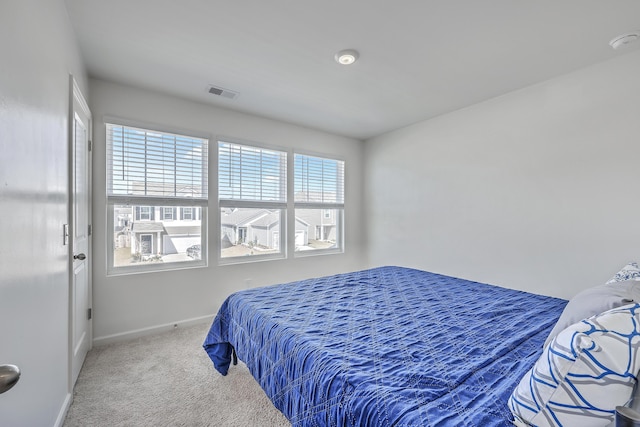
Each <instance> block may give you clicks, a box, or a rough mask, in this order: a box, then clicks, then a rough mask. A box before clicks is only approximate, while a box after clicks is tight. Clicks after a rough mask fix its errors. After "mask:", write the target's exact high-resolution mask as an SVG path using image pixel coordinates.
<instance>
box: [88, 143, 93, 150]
mask: <svg viewBox="0 0 640 427" xmlns="http://www.w3.org/2000/svg"><path fill="white" fill-rule="evenodd" d="M88 142H89V151H91V147H92V144H91V140H89V141H88Z"/></svg>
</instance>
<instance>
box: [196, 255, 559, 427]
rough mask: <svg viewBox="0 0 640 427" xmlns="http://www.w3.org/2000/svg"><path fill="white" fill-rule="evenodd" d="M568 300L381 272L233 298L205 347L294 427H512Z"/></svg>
mask: <svg viewBox="0 0 640 427" xmlns="http://www.w3.org/2000/svg"><path fill="white" fill-rule="evenodd" d="M566 303H567V301H565V300H562V299H557V298H552V297H547V296H542V295H536V294H531V293H527V292H522V291H517V290H512V289H506V288H501V287H497V286H492V285H488V284H483V283H478V282H472V281H468V280H463V279H459V278H454V277H449V276H444V275H440V274H435V273H430V272H426V271H421V270H415V269H409V268H402V267H391V266H389V267H380V268H374V269H369V270H364V271H358V272H352V273H346V274H339V275H333V276H328V277H321V278H315V279H309V280H303V281H299V282H294V283H288V284H282V285H275V286H270V287H264V288H257V289H251V290H245V291H241V292H238V293H235V294H233V295H231V296H229V297H228V299H227V300H226V301H225V302H224V303H223V305H222V306H221V308H220V310H219V312H218V314H217V316H216V317H215V319H214V321H213V324H212V326H211V328H210V331H209V333H208V335H207V337H206V340H205V342H204V348H205V350H206V352H207V353H208V354H209V357H210V358H211V360H212V361H213V363H214V366H215V368H216V369H217V370H218V371H219V372H220V373H221V374H222V375H226V373H227V371H228V369H229V368H230V364H231V362H232V361H233V360H234V358H235V357H236V355H237V358H239V359H240V360H242V361H243V362H244V363H246V365H247V366H248V368H249V370H250V372H251V373H252V375H253V376H254V377H255V379H256V380H257V381H258V382H259V384H260V386H261V387H262V388H263V389H264V390H265V392H266V394H267V395H268V396H269V398H270V399H271V401H272V402H273V404H274V405H275V406H276V407H277V408H278V409H279V410H280V411H282V413H283V414H284V415H285V416H286V417H287V418H288V419H289V421H290V422H291V423H292V425H293V426H392V425H393V426H463V425H465V426H509V425H512V421H513V416H512V415H511V412H510V410H509V408H508V406H507V401H508V399H509V396H510V394H511V393H512V391H513V390H514V388H515V386H516V385H517V384H518V381H519V380H520V379H521V378H522V377H523V375H524V374H525V373H526V372H527V371H528V370H529V369H530V368H531V366H532V365H533V364H534V363H535V362H536V360H537V359H538V357H539V356H540V353H541V351H542V346H543V343H544V341H545V339H546V337H547V335H548V334H549V331H550V330H551V328H552V327H553V326H554V324H555V323H556V321H557V320H558V317H559V316H560V314H561V312H562V310H563V308H564V307H565V305H566Z"/></svg>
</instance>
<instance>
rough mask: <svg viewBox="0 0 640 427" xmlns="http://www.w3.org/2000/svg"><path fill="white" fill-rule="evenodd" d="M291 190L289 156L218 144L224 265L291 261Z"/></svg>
mask: <svg viewBox="0 0 640 427" xmlns="http://www.w3.org/2000/svg"><path fill="white" fill-rule="evenodd" d="M286 189H287V153H286V152H284V151H278V150H271V149H266V148H260V147H253V146H248V145H241V144H235V143H230V142H225V141H220V142H218V201H219V207H220V239H221V243H220V258H221V259H229V258H236V259H237V257H248V256H251V257H260V258H263V259H264V258H282V257H284V256H285V254H286V252H285V250H284V247H283V246H284V245H282V244H281V240H280V235H281V233H283V232H284V231H283V230H284V228H285V227H286V209H287V190H286ZM243 259H244V258H243Z"/></svg>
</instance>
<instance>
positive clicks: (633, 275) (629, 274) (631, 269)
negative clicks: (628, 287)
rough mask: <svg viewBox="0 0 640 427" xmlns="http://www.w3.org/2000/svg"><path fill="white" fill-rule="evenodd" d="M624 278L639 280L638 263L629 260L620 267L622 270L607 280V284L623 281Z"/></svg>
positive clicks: (639, 268) (639, 270)
mask: <svg viewBox="0 0 640 427" xmlns="http://www.w3.org/2000/svg"><path fill="white" fill-rule="evenodd" d="M626 280H640V267H638V263H636V262H630V263H629V264H627V265H625V266H624V267H622V270H620V271H618V272H617V273H616V275H615V276H613V277H612V278H611V279H609V280H608V281H607V284H611V283H617V282H624V281H626Z"/></svg>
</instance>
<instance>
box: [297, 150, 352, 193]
mask: <svg viewBox="0 0 640 427" xmlns="http://www.w3.org/2000/svg"><path fill="white" fill-rule="evenodd" d="M294 164H295V173H294V193H295V196H294V200H295V202H296V203H310V204H332V205H342V204H344V161H342V160H335V159H326V158H320V157H313V156H306V155H302V154H296V155H295V157H294Z"/></svg>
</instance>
